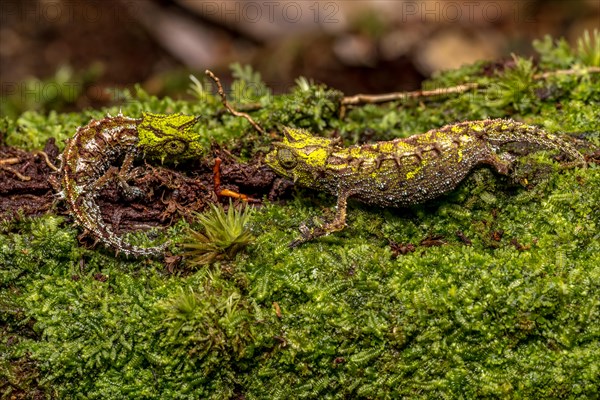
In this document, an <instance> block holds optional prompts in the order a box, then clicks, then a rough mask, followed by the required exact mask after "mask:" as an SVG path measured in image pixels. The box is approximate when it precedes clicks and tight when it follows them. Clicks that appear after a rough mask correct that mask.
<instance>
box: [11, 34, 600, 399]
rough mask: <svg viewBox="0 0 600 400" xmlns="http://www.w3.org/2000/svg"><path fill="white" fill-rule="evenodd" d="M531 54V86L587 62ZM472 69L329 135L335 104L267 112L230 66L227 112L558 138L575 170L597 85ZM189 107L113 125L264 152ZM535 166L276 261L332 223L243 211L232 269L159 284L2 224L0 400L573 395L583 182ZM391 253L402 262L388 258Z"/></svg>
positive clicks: (580, 79) (141, 268)
mask: <svg viewBox="0 0 600 400" xmlns="http://www.w3.org/2000/svg"><path fill="white" fill-rule="evenodd" d="M596 39H597V38H596ZM594 43H599V42H598V41H596V42H594ZM538 48H539V50H540V52H541V57H540V59H541V62H540V64H539V66H538V68H539V69H538V70H537V72H549V71H552V70H555V69H559V68H563V69H564V68H578V67H584V66H585V65H596V64H594V62H595V61H594V62H591V63H590V62H589V60H588V58H589V57H588V58H586V57H587V55H588V53H587V52H585V48H584V49H583V50H581V49H580V50H570V49H565V47H564V44H559V45H552V44H551V43H550V45H549V44H548V41H542V42H540V43H538ZM566 59H567V60H566ZM486 70H487V69H486V68H485V67H484V66H483V65H478V66H471V67H465V68H464V69H461V70H458V71H450V72H448V73H445V74H442V75H440V76H439V77H437V78H435V79H434V80H432V81H431V82H430V83H429V86H430V87H447V86H452V85H457V84H460V83H464V82H479V83H481V84H483V85H487V86H486V87H487V89H485V90H478V91H471V92H467V93H464V94H459V95H450V96H444V97H440V98H439V99H427V100H426V101H424V102H423V101H421V102H420V101H418V100H411V101H405V102H402V103H393V104H388V105H365V106H362V107H357V108H353V109H351V110H349V112H348V113H347V114H346V116H345V118H344V119H340V118H339V117H338V111H339V108H338V106H337V104H338V103H337V102H338V100H339V98H340V96H341V94H340V93H337V92H335V91H327V90H325V89H323V88H321V87H319V86H315V85H311V84H309V83H308V82H307V81H305V80H300V81H299V82H298V87H297V88H296V89H295V90H294V91H293V92H291V93H290V94H287V95H282V96H271V95H270V94H269V93H268V90H267V89H266V88H264V87H262V86H261V85H248V82H249V81H252V80H254V83H256V77H255V76H254V77H252V76H251V75H252V74H251V72H250V71H248V70H244V69H241V68H238V69H237V70H236V74H237V78H238V82H237V83H236V85H237V86H235V89H236V90H238V91H239V92H240V93H245V95H244V96H238V98H237V99H236V100H238V102H241V103H244V102H246V103H252V104H255V103H259V104H261V105H262V108H260V109H259V110H257V111H255V112H253V114H252V115H253V116H254V118H255V119H256V120H257V121H258V122H259V123H260V124H261V125H262V126H263V127H265V128H266V129H267V130H269V131H275V130H276V129H277V128H278V127H280V126H282V125H290V126H296V127H303V128H307V129H310V130H312V131H313V132H320V133H322V134H324V135H330V134H337V135H340V136H341V137H342V138H343V139H344V141H345V143H346V144H350V143H356V142H360V141H365V140H369V141H371V140H384V139H390V138H393V137H399V136H408V135H410V134H414V133H419V132H424V131H426V130H428V129H431V128H433V127H437V126H441V125H444V124H446V123H452V122H455V121H457V120H467V119H468V120H474V119H481V118H485V117H503V118H515V119H518V120H521V121H524V122H528V123H533V124H537V125H540V126H542V127H544V128H546V129H547V130H549V131H551V132H553V133H569V134H571V136H572V137H574V138H578V139H581V141H579V142H578V143H577V145H578V147H580V148H581V149H582V151H584V152H588V154H589V153H591V152H592V151H593V148H594V146H598V145H600V137H599V133H600V122H599V121H600V108H599V107H598V104H599V103H600V76H599V75H598V74H595V75H594V74H584V75H577V74H573V75H556V76H551V77H548V78H547V79H543V80H535V79H533V75H534V73H535V72H536V71H535V70H534V67H533V65H532V64H531V63H530V62H529V61H527V60H522V59H519V60H517V62H516V65H510V66H508V67H507V68H506V69H504V70H501V71H499V72H497V73H494V74H492V75H491V76H489V75H490V74H487V75H486V73H485V71H486ZM490 88H491V89H490ZM196 89H197V94H198V97H199V99H198V101H175V100H172V99H156V98H151V97H149V96H147V95H145V94H144V93H143V92H139V93H137V95H136V96H135V98H130V101H128V102H126V103H125V104H124V105H123V107H122V109H123V113H124V114H125V115H131V116H138V115H140V113H141V111H142V110H147V111H152V112H157V113H166V112H184V113H188V114H201V115H205V116H206V120H205V123H204V124H202V128H201V129H203V130H204V131H205V133H206V135H205V136H204V137H205V138H206V144H207V146H208V144H209V143H210V141H211V140H215V141H217V142H218V143H220V144H221V145H222V146H224V147H226V148H230V149H232V150H233V151H234V152H236V153H237V154H239V155H240V157H242V158H244V157H246V158H249V157H250V156H251V155H253V154H255V153H256V152H265V151H267V150H268V148H269V143H270V141H271V140H272V138H270V137H259V136H258V135H257V134H256V133H254V132H253V131H252V130H251V129H250V127H249V125H248V123H247V122H246V121H244V120H243V119H236V118H233V117H231V116H229V115H226V114H223V113H222V109H221V106H220V103H219V102H218V100H217V99H216V98H214V97H213V96H210V95H209V94H207V93H206V92H199V91H198V90H199V89H198V87H196ZM251 89H252V90H251ZM106 111H110V112H111V113H116V112H117V111H118V108H117V107H115V108H113V109H110V110H94V111H88V112H84V113H80V114H75V113H73V114H58V113H49V114H47V115H42V114H38V113H35V112H27V113H24V114H22V115H20V116H18V117H16V118H14V119H10V118H7V119H4V121H3V122H2V126H0V128H1V129H2V131H4V132H6V133H7V138H6V139H7V142H8V143H9V144H11V145H16V146H20V147H23V148H27V149H32V148H41V147H42V146H43V144H44V142H45V140H46V139H47V138H48V137H56V138H58V139H59V143H60V140H61V139H64V138H66V137H68V136H69V135H71V134H72V132H74V131H75V129H76V127H77V126H79V125H82V124H85V123H87V121H88V120H89V119H90V118H92V117H96V118H98V117H101V116H102V115H104V113H105V112H106ZM365 138H368V139H365ZM207 148H208V147H207ZM591 149H592V150H591ZM555 155H556V154H555V153H552V152H540V153H536V154H532V155H529V156H526V157H523V158H522V159H521V160H520V161H519V164H518V166H517V172H518V179H515V180H510V179H506V178H502V177H499V176H497V175H494V174H493V173H492V172H491V171H489V170H487V169H481V170H478V171H476V172H475V173H473V174H472V175H471V176H470V177H469V178H468V179H467V180H465V182H464V183H463V184H462V185H461V186H460V187H459V188H458V189H457V190H456V191H454V192H452V193H451V194H450V195H448V196H445V197H443V198H440V199H438V200H436V201H433V202H430V203H427V204H424V205H420V206H415V207H412V208H410V209H401V210H395V209H378V208H371V207H366V206H364V205H361V204H358V203H351V206H350V209H349V220H348V225H349V226H348V228H347V229H346V230H344V231H342V232H341V233H338V234H335V235H332V236H328V237H325V238H322V239H319V240H315V241H313V242H309V243H306V244H305V245H303V246H301V247H300V248H297V249H289V248H288V247H287V246H288V244H289V243H290V242H291V241H292V240H293V239H295V238H296V235H297V234H298V232H297V228H298V226H299V225H300V224H301V223H302V222H305V221H307V220H311V219H313V218H318V216H322V215H324V217H323V218H328V217H331V211H330V210H331V209H330V207H332V206H333V204H334V199H333V198H331V197H329V196H326V195H323V194H319V193H315V192H313V191H310V190H306V189H297V190H296V191H294V194H293V198H288V199H286V201H285V202H277V203H269V202H266V203H265V204H264V206H263V207H262V208H259V209H257V210H255V211H254V213H253V215H252V217H251V219H250V227H251V229H252V233H253V235H254V236H255V237H256V240H255V242H254V243H253V244H251V245H250V246H249V247H248V248H247V250H246V251H245V252H243V253H239V254H238V255H237V256H236V258H235V259H234V260H233V261H227V262H225V261H222V262H218V263H216V264H214V265H212V266H208V267H202V268H190V267H188V266H186V264H185V261H184V262H183V263H181V264H180V265H178V266H177V267H176V268H175V270H174V273H171V272H170V271H169V269H168V268H167V267H166V266H165V265H164V263H163V262H162V261H160V260H134V259H126V258H123V257H115V256H114V255H113V254H112V252H110V251H107V250H105V249H102V248H100V247H99V248H96V249H87V248H84V247H83V246H81V245H80V244H79V243H78V240H77V235H78V234H79V231H78V230H77V228H76V227H73V226H71V225H70V223H69V222H70V221H69V220H68V219H66V218H64V217H60V216H57V215H54V214H52V213H49V214H46V215H44V216H40V217H35V218H29V217H22V218H18V219H14V220H12V221H9V222H4V223H3V224H2V226H1V227H0V229H1V231H0V331H1V332H2V336H1V339H0V388H1V389H2V392H3V393H6V398H11V396H12V395H15V396H19V397H22V398H31V397H33V396H39V397H44V396H47V397H51V398H61V399H68V398H88V399H122V398H123V399H124V398H148V399H165V398H172V399H198V398H215V399H224V398H248V399H262V398H269V399H276V398H281V399H286V398H401V397H406V398H460V397H464V398H481V397H489V398H593V397H594V396H596V395H597V388H598V383H599V382H600V229H599V227H600V206H599V205H600V168H599V167H598V165H597V164H595V163H594V162H591V163H590V165H589V167H588V168H587V169H580V168H574V169H563V168H560V165H559V164H558V163H557V162H556V161H555V160H553V156H555ZM525 181H527V182H528V184H527V185H526V186H523V185H520V184H518V183H519V182H521V183H522V182H525ZM328 210H329V211H328ZM316 223H318V221H316ZM186 228H187V223H185V222H183V221H180V222H178V223H176V224H175V225H173V226H172V227H171V228H169V229H168V230H166V231H165V232H163V233H161V235H166V236H168V237H170V238H174V242H177V241H178V240H182V238H183V235H184V234H185V232H186ZM457 232H460V235H457ZM132 236H134V238H135V239H136V241H137V242H140V243H143V242H144V241H149V239H147V237H146V235H145V234H144V233H137V234H133V235H132ZM459 236H462V237H463V238H464V237H466V238H468V239H469V240H470V242H471V244H470V245H468V244H466V243H465V240H464V239H461V238H460V237H459ZM391 243H393V244H398V243H404V244H407V243H411V244H413V245H414V247H415V251H413V252H408V253H406V254H404V255H402V254H398V252H395V251H394V246H391V245H390V244H391ZM431 244H435V246H430V245H431Z"/></svg>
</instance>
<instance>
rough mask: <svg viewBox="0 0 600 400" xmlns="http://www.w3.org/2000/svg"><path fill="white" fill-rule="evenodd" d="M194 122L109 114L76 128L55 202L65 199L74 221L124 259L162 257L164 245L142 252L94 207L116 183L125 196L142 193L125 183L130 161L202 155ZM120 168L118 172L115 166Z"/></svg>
mask: <svg viewBox="0 0 600 400" xmlns="http://www.w3.org/2000/svg"><path fill="white" fill-rule="evenodd" d="M197 121H198V117H194V116H189V115H183V114H171V115H162V114H150V113H143V115H142V118H138V119H135V118H129V117H125V116H123V115H122V114H119V115H117V116H116V117H112V116H110V115H108V116H107V117H106V118H103V119H101V120H92V121H91V122H90V123H89V124H87V125H86V126H83V127H80V128H79V129H78V130H77V133H75V136H73V137H72V138H71V139H69V140H68V141H67V145H66V147H65V150H64V152H63V154H62V155H61V156H60V159H61V167H60V170H59V171H58V179H59V182H58V184H57V185H56V186H59V188H60V191H59V193H58V195H59V197H61V198H64V199H65V200H66V202H67V205H68V206H69V208H70V210H71V212H72V214H73V217H74V219H75V222H76V223H77V224H78V225H80V226H81V227H83V228H84V230H85V231H86V233H88V234H90V235H92V236H93V237H94V238H96V240H100V241H101V242H103V243H104V244H106V245H108V246H111V247H113V248H114V249H116V250H117V251H120V252H123V253H125V254H126V255H133V256H150V255H157V254H160V253H161V252H162V251H163V250H164V249H165V248H166V246H167V245H168V243H165V244H163V245H161V246H157V247H148V248H142V247H137V246H134V245H132V244H129V243H127V242H126V241H125V240H123V239H122V238H121V237H119V236H117V235H116V233H115V232H114V231H113V230H112V229H111V227H110V226H109V225H107V224H106V223H105V222H104V221H103V219H102V214H101V212H100V207H98V204H96V197H97V196H98V195H99V193H100V190H101V189H102V188H103V187H104V186H105V185H106V184H107V183H108V182H110V181H111V180H114V179H117V181H118V182H119V185H120V187H121V188H122V189H123V191H124V192H125V194H126V196H129V197H136V196H142V195H143V193H141V191H140V190H139V189H138V188H136V187H132V186H130V185H128V184H127V180H128V177H129V173H130V171H131V168H132V165H133V161H134V159H135V158H136V157H137V156H139V155H144V156H148V157H153V158H158V159H160V160H161V161H165V160H168V159H172V158H173V159H177V160H180V159H185V158H190V157H196V156H198V155H200V154H202V152H203V151H204V149H203V147H202V146H201V145H200V141H199V140H198V138H199V136H200V134H199V133H198V132H195V131H194V130H192V127H193V126H194V125H195V124H196V122H197ZM119 164H120V167H117V165H119Z"/></svg>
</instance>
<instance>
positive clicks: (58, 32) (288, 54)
mask: <svg viewBox="0 0 600 400" xmlns="http://www.w3.org/2000/svg"><path fill="white" fill-rule="evenodd" d="M599 26H600V0H561V1H543V0H532V1H526V0H524V1H516V0H500V1H485V0H479V1H476V0H475V1H474V0H457V1H439V0H438V1H428V0H427V1H404V0H373V1H367V0H352V1H335V0H324V1H314V0H308V1H300V0H258V1H233V0H232V1H226V0H217V1H200V0H99V1H91V0H90V1H83V0H82V1H77V0H24V1H23V0H2V1H0V82H1V95H2V96H3V97H4V101H3V102H2V103H1V105H2V110H0V113H1V114H3V115H5V114H7V113H9V114H14V113H15V112H20V111H23V110H26V109H31V108H34V109H35V108H37V109H40V110H41V111H48V110H49V109H53V108H59V109H81V108H85V107H98V106H102V105H107V104H110V103H111V101H112V100H113V98H112V97H111V96H112V95H111V92H110V91H107V90H105V88H110V87H130V86H132V85H133V84H134V83H140V84H141V85H142V87H143V88H144V89H145V90H147V91H148V92H150V93H151V94H157V95H160V96H162V95H172V96H176V97H177V96H179V95H182V96H183V95H185V92H186V89H187V88H188V86H189V78H188V75H189V74H190V73H193V74H195V75H196V76H199V77H201V76H203V75H202V74H203V71H204V69H206V68H211V69H213V70H214V71H215V72H216V73H217V74H219V75H221V76H222V77H223V78H224V80H226V81H227V79H228V78H229V70H228V65H229V64H231V63H232V62H239V63H242V64H250V65H252V66H253V67H254V68H255V69H256V70H258V71H259V72H260V73H261V75H262V77H263V80H265V81H266V82H267V84H268V85H269V86H271V87H272V88H273V90H274V92H276V93H277V92H283V91H286V90H288V89H289V87H290V86H292V85H293V84H294V79H295V78H297V77H298V76H301V75H303V76H306V77H309V78H312V79H314V80H315V81H317V82H323V83H326V84H327V85H329V86H332V87H334V88H337V89H340V90H342V91H343V92H344V93H346V94H354V93H359V92H362V93H380V92H391V91H398V90H410V89H416V88H418V87H419V86H420V83H421V81H422V80H423V79H425V78H427V77H429V76H430V75H431V74H432V73H434V72H435V71H439V70H443V69H452V68H456V67H459V66H461V65H463V64H468V63H473V62H474V61H477V60H482V59H485V60H491V61H501V60H503V59H506V58H508V57H509V56H510V53H511V52H514V53H518V54H520V55H528V54H533V49H532V46H531V42H532V40H533V39H536V38H537V39H541V38H543V36H544V35H546V34H550V35H552V36H553V37H555V38H558V37H565V38H566V39H567V40H568V41H569V42H571V43H574V42H575V40H576V38H578V37H579V36H580V35H581V34H582V32H583V31H584V30H586V29H588V30H590V31H592V30H593V29H594V28H598V27H599ZM44 90H45V91H47V93H43V91H44ZM40 92H42V99H41V100H42V103H43V100H48V98H50V97H52V96H58V97H59V98H60V100H61V101H59V102H46V103H45V104H43V105H42V106H40V105H39V103H40V101H37V100H40ZM7 98H8V99H11V100H10V101H6V99H7Z"/></svg>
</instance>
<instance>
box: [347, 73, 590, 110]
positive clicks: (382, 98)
mask: <svg viewBox="0 0 600 400" xmlns="http://www.w3.org/2000/svg"><path fill="white" fill-rule="evenodd" d="M584 73H590V74H595V73H600V67H589V68H585V69H564V70H558V71H550V72H544V73H541V74H537V75H534V76H533V79H534V80H536V81H537V80H541V79H547V78H550V77H552V76H557V75H579V74H584ZM482 86H483V85H481V84H479V83H465V84H463V85H458V86H452V87H447V88H439V89H434V90H415V91H412V92H394V93H385V94H374V95H373V94H357V95H354V96H347V97H344V98H343V99H342V101H341V104H342V106H349V105H357V104H375V103H387V102H390V101H396V100H406V99H411V98H421V97H432V96H440V95H446V94H452V93H464V92H467V91H469V90H473V89H479V88H480V87H482Z"/></svg>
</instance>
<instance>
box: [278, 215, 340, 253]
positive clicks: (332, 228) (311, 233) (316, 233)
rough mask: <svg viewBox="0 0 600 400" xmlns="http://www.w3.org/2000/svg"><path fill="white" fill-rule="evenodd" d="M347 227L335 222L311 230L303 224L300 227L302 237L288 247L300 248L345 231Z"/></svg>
mask: <svg viewBox="0 0 600 400" xmlns="http://www.w3.org/2000/svg"><path fill="white" fill-rule="evenodd" d="M345 226H346V224H345V223H344V222H342V223H341V225H340V223H338V222H336V221H333V222H331V223H329V224H326V225H324V226H322V227H320V228H314V229H309V228H308V227H307V226H306V225H304V224H303V225H301V226H300V235H301V236H300V237H299V238H298V239H296V240H294V241H293V242H291V243H290V244H289V245H288V247H290V248H294V247H298V246H300V245H301V244H302V243H305V242H308V241H311V240H313V239H316V238H319V237H321V236H327V235H329V234H330V233H333V232H337V231H341V230H342V229H344V227H345Z"/></svg>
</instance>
